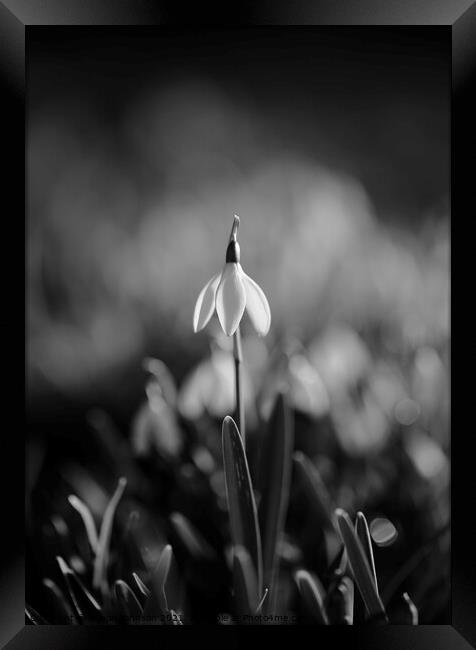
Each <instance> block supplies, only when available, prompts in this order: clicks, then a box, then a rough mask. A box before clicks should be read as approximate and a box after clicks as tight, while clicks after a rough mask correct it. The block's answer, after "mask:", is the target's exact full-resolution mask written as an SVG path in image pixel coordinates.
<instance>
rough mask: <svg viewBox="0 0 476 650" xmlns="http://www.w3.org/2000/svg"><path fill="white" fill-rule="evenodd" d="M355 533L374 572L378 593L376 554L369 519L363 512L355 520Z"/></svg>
mask: <svg viewBox="0 0 476 650" xmlns="http://www.w3.org/2000/svg"><path fill="white" fill-rule="evenodd" d="M355 532H356V535H357V537H358V538H359V540H360V543H361V544H362V548H363V549H364V551H365V556H366V558H367V562H368V563H369V567H370V571H371V572H372V577H373V579H374V582H375V588H376V589H377V591H378V583H377V572H376V571H375V561H374V553H373V550H372V538H371V537H370V531H369V527H368V525H367V519H366V518H365V515H364V513H363V512H358V513H357V518H356V520H355Z"/></svg>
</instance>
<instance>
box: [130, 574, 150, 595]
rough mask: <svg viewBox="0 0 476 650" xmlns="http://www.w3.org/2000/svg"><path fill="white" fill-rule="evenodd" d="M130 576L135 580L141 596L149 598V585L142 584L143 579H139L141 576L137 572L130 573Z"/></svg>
mask: <svg viewBox="0 0 476 650" xmlns="http://www.w3.org/2000/svg"><path fill="white" fill-rule="evenodd" d="M132 577H133V578H134V580H135V581H136V585H137V588H138V589H139V591H140V592H141V594H142V595H143V596H145V597H146V598H149V596H150V589H149V587H147V585H146V584H144V582H143V580H141V578H140V577H139V576H138V575H137V573H135V572H133V573H132Z"/></svg>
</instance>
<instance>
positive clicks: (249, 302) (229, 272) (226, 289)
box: [193, 215, 271, 336]
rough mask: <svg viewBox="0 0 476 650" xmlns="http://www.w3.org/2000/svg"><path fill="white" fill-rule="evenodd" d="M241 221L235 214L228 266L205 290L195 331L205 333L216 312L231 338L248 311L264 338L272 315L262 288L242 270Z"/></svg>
mask: <svg viewBox="0 0 476 650" xmlns="http://www.w3.org/2000/svg"><path fill="white" fill-rule="evenodd" d="M239 224H240V218H239V217H238V216H237V215H235V218H234V221H233V228H232V230H231V235H230V241H229V244H228V248H227V249H226V259H225V266H224V268H223V270H222V271H221V272H220V273H217V275H214V276H213V277H212V278H211V280H209V281H208V282H207V284H206V285H205V286H204V287H203V289H202V290H201V292H200V295H199V296H198V299H197V302H196V304H195V311H194V314H193V329H194V331H195V332H199V331H200V330H202V329H203V328H204V327H205V326H206V324H207V323H208V321H209V320H210V318H211V317H212V314H213V312H214V310H215V309H216V312H217V314H218V320H219V321H220V325H221V326H222V329H223V331H224V332H225V334H226V335H227V336H232V335H233V334H234V333H235V332H236V330H237V329H238V326H239V324H240V321H241V319H242V317H243V313H244V311H245V308H246V310H247V312H248V315H249V317H250V319H251V322H252V323H253V325H254V327H255V329H256V331H257V332H258V334H260V335H261V336H264V335H265V334H267V333H268V331H269V327H270V325H271V312H270V309H269V304H268V300H267V298H266V296H265V295H264V293H263V290H262V289H261V287H259V286H258V285H257V284H256V282H255V281H254V280H252V279H251V278H250V277H249V276H248V275H246V273H245V272H244V271H243V269H242V268H241V264H240V245H239V244H238V242H237V240H236V234H237V231H238V226H239Z"/></svg>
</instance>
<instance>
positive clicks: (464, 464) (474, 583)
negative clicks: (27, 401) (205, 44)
mask: <svg viewBox="0 0 476 650" xmlns="http://www.w3.org/2000/svg"><path fill="white" fill-rule="evenodd" d="M290 5H292V7H291V6H290ZM290 5H287V4H286V3H284V2H281V0H279V1H278V2H276V3H275V4H274V5H272V4H271V3H267V7H266V8H257V7H252V6H248V5H247V4H246V3H244V4H243V5H242V6H241V8H240V11H239V14H238V13H237V15H236V16H235V18H236V19H237V21H238V22H239V23H241V24H266V25H269V26H272V25H273V24H290V25H291V24H292V25H299V24H301V25H305V24H308V25H311V24H315V25H370V24H373V25H376V26H377V25H402V26H404V25H413V24H416V25H425V26H426V27H427V28H428V29H431V28H432V26H434V25H444V26H445V27H446V28H447V29H448V34H449V37H451V41H452V118H451V119H452V147H451V149H452V217H453V216H454V215H455V214H456V215H459V214H460V213H461V214H465V213H466V214H467V210H468V207H467V206H470V205H471V203H470V202H471V199H472V198H473V197H474V189H473V188H474V185H475V183H474V180H475V178H476V175H475V167H476V166H475V164H474V162H473V161H474V159H475V153H474V152H475V151H476V137H475V128H474V117H475V116H476V103H475V100H474V94H475V93H474V81H475V78H476V4H475V3H474V2H473V0H458V1H457V0H453V1H452V2H445V1H443V0H425V1H424V0H420V1H419V2H414V3H411V2H407V1H405V0H398V1H397V0H388V1H386V2H383V0H347V1H346V2H342V3H338V2H332V1H331V0H324V1H323V2H313V3H311V2H304V1H303V0H298V1H297V2H294V3H290ZM182 11H184V12H185V9H184V6H183V5H182V4H181V3H175V4H174V6H172V4H170V5H167V3H154V2H152V1H150V0H149V1H147V0H116V2H108V1H104V2H101V1H99V0H63V1H60V0H43V1H42V2H38V1H37V0H23V1H18V2H17V1H15V0H8V1H7V0H3V2H1V1H0V78H1V87H2V105H1V110H2V117H3V124H4V126H6V129H5V137H4V140H3V159H4V161H6V162H7V171H6V175H4V177H3V179H4V181H6V182H5V183H3V185H4V188H3V202H2V203H3V205H4V206H7V205H8V206H9V207H8V216H7V215H5V213H4V215H3V216H4V218H5V219H7V218H8V219H11V221H12V222H13V221H15V222H16V223H17V224H20V228H19V235H18V236H17V238H16V239H15V242H17V243H18V245H19V247H20V246H23V248H24V244H25V238H24V234H25V233H24V223H25V222H24V221H22V213H23V210H24V209H25V204H26V203H27V200H28V197H27V196H26V193H25V148H24V145H25V65H26V61H25V58H26V57H25V51H26V49H27V47H28V34H29V32H30V30H32V29H37V28H41V27H39V26H41V25H48V26H54V25H78V26H79V25H138V24H141V25H146V24H147V25H162V27H163V29H167V24H168V23H174V22H175V23H177V22H180V20H181V16H180V14H181V12H182ZM198 14H200V17H201V19H202V20H207V19H208V18H210V22H212V21H213V20H214V19H216V17H217V15H216V14H215V16H214V17H213V14H212V13H210V14H209V13H208V9H206V10H205V9H203V6H202V5H201V10H200V11H198V10H197V9H195V10H194V11H193V12H192V13H188V14H187V13H185V16H186V18H185V19H184V22H185V21H188V20H189V19H190V18H194V19H195V18H197V15H198ZM218 17H219V15H218ZM270 28H272V27H270ZM4 209H5V208H4ZM473 212H474V210H473ZM452 223H454V219H453V218H452ZM4 232H6V230H5V231H4ZM7 237H8V235H6V238H7ZM452 240H453V243H454V228H453V226H452ZM6 241H7V239H5V242H6ZM8 248H9V249H10V244H8ZM12 250H13V249H11V250H10V251H9V252H10V255H8V256H5V258H4V259H3V260H2V264H3V265H4V266H5V268H4V269H3V271H4V273H3V278H6V279H8V277H9V275H7V272H8V273H9V274H10V275H11V273H12V261H11V260H12V257H13V256H12V254H11V252H12ZM18 260H22V261H23V258H22V256H21V254H20V255H19V256H17V257H16V260H14V264H15V266H16V264H20V263H21V262H19V261H18ZM460 262H461V259H460V258H458V260H456V261H455V260H454V259H453V262H452V271H451V272H452V275H453V278H454V273H455V272H456V267H457V264H458V263H460ZM17 277H18V278H21V277H22V275H21V272H18V274H17ZM6 284H7V285H8V286H6V287H5V289H4V291H5V292H4V304H8V307H9V310H14V307H12V305H14V302H15V298H16V299H17V300H18V299H19V295H20V292H19V290H18V289H15V288H14V287H13V285H12V284H11V283H10V282H8V281H7V282H6ZM15 311H16V313H17V314H21V313H22V310H21V307H18V309H16V310H15ZM452 311H453V301H452ZM5 327H7V328H8V327H10V328H11V330H8V332H7V334H6V335H5V339H6V338H7V337H8V339H9V340H11V341H12V345H13V341H15V340H16V337H19V336H21V334H20V332H22V328H21V326H19V325H18V324H13V323H11V322H10V323H9V324H8V325H5ZM453 340H454V337H453ZM453 345H454V344H453ZM453 345H452V352H453V355H452V356H453V361H452V371H453V372H452V376H453V381H452V404H454V394H455V381H454V347H453ZM18 365H19V364H18V361H17V360H15V361H14V362H13V366H12V368H8V371H10V370H11V373H10V374H9V376H11V377H17V376H18V374H19V368H18ZM5 372H7V370H6V371H5ZM19 386H21V380H20V379H19V380H18V382H15V381H13V380H12V381H11V382H10V389H11V390H14V388H15V387H16V388H18V392H20V391H19ZM458 386H459V383H458ZM8 407H9V409H11V410H16V409H14V406H13V402H11V403H9V406H8ZM453 410H454V406H453ZM17 412H19V408H18V409H17ZM18 420H19V418H18V417H16V429H15V435H12V436H11V437H10V438H9V442H8V454H7V453H4V454H3V459H4V463H5V465H6V467H8V469H9V471H8V472H7V469H6V467H5V468H2V476H1V481H2V483H3V482H5V485H2V486H1V487H2V490H1V493H0V494H1V506H2V521H3V522H8V524H9V525H8V530H9V534H8V537H6V536H5V535H1V537H2V546H3V547H4V548H3V549H2V565H1V579H0V606H1V611H0V630H1V632H0V643H1V645H2V647H6V648H8V649H11V650H14V649H15V650H16V649H17V648H48V649H53V648H62V649H65V648H85V647H88V648H89V647H99V646H101V647H104V646H105V645H109V646H111V647H117V646H119V645H122V643H124V640H125V639H127V640H128V641H127V643H128V645H130V643H131V641H132V642H133V643H141V644H142V643H143V644H144V645H147V643H153V644H154V645H155V644H158V642H159V637H158V632H157V629H156V628H155V629H154V630H151V629H150V628H148V627H146V626H144V627H141V628H128V629H127V630H126V628H121V627H119V626H115V627H112V626H111V627H108V628H104V627H103V628H99V627H97V628H95V627H81V626H76V627H67V626H44V627H42V626H25V622H24V554H23V545H24V540H23V529H24V526H23V519H24V492H23V491H24V487H23V486H24V439H23V436H22V435H21V434H20V430H19V427H18ZM460 432H461V431H460V430H458V434H457V435H455V436H454V437H453V439H452V470H453V471H452V484H451V493H452V494H451V498H452V514H453V516H452V616H451V621H452V624H451V625H448V626H420V627H406V626H381V627H374V628H366V629H358V628H355V629H352V630H350V629H346V630H340V629H339V630H337V629H332V630H329V629H327V630H324V629H319V631H318V632H313V634H316V635H317V638H316V639H315V642H316V644H319V643H322V641H321V639H322V640H323V641H324V643H325V644H326V643H334V642H335V639H336V638H338V639H339V640H340V639H341V637H340V636H339V635H341V634H346V635H350V637H349V638H348V641H347V642H348V643H349V644H350V645H352V646H353V647H359V648H366V650H372V649H373V648H385V649H389V650H390V649H394V648H395V649H396V648H431V649H432V650H439V649H441V650H447V649H449V648H455V649H460V648H461V650H463V649H464V648H469V647H472V646H471V645H470V644H475V643H476V616H474V605H475V604H476V597H475V596H476V563H475V562H474V561H473V559H472V558H473V557H474V551H473V549H472V540H471V538H470V536H469V534H468V528H469V524H468V518H467V517H466V511H465V509H466V507H469V508H470V511H469V512H470V517H469V521H471V520H473V521H474V508H473V507H472V503H473V496H472V495H473V494H474V491H473V490H472V489H471V488H473V487H474V480H475V479H474V470H472V457H471V455H470V454H469V453H468V445H469V444H470V442H471V440H470V439H469V438H472V436H473V433H472V431H469V430H468V431H466V437H465V434H463V435H460ZM456 468H457V471H455V469H456ZM162 629H163V628H162ZM222 629H223V632H222ZM189 632H190V631H189V630H188V632H187V630H186V629H185V628H182V632H178V631H177V632H176V634H179V635H180V634H185V635H186V636H187V637H188V634H189ZM245 632H247V631H246V630H241V629H233V635H234V639H239V638H240V636H241V635H243V634H244V633H245ZM264 633H265V634H271V635H272V634H275V633H276V628H273V629H270V628H266V630H265V632H264ZM295 633H296V630H295V628H279V635H280V642H283V643H286V639H285V638H284V637H283V636H282V635H283V634H284V635H287V634H289V635H291V636H294V634H295ZM131 634H133V640H132V639H131V637H130V635H131ZM224 634H226V630H225V629H224V628H221V629H218V628H217V629H216V630H215V629H214V631H213V635H214V636H215V637H216V638H219V639H220V642H221V643H222V642H223V641H224V640H225V637H224V636H223V635H224ZM259 634H263V632H262V631H260V632H259ZM336 634H337V637H336V636H335V635H336ZM137 635H139V637H140V639H138V638H137ZM217 635H218V637H217ZM291 636H290V638H289V642H291ZM346 638H347V637H346ZM209 639H210V640H212V637H210V636H209ZM174 642H175V641H174ZM226 642H227V643H228V642H229V641H226ZM5 644H6V645H5Z"/></svg>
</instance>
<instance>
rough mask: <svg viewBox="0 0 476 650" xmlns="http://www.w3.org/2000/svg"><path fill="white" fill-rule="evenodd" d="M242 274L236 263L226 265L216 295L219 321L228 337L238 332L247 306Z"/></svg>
mask: <svg viewBox="0 0 476 650" xmlns="http://www.w3.org/2000/svg"><path fill="white" fill-rule="evenodd" d="M241 275H242V272H240V270H239V269H238V265H237V264H234V263H231V262H230V263H228V264H225V268H224V270H223V273H222V274H221V281H220V284H219V286H218V290H217V294H216V308H217V314H218V319H219V321H220V325H221V326H222V328H223V331H224V332H225V334H226V335H227V336H231V335H232V334H234V333H235V332H236V329H237V327H238V325H239V324H240V320H241V318H242V316H243V312H244V311H245V306H246V295H245V289H244V287H243V281H242V279H241Z"/></svg>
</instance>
